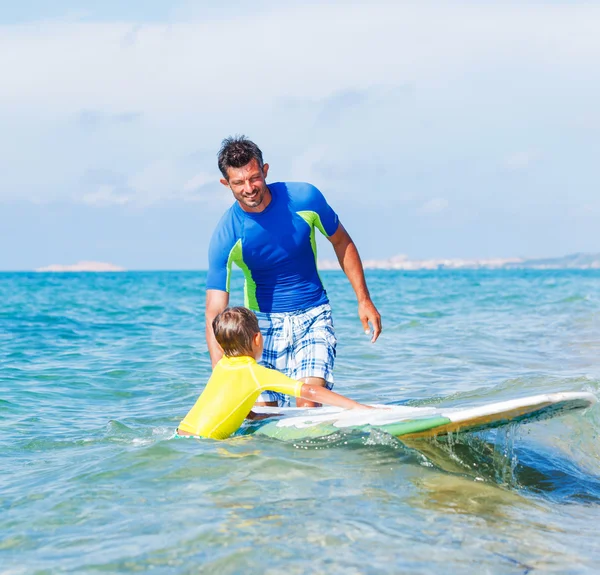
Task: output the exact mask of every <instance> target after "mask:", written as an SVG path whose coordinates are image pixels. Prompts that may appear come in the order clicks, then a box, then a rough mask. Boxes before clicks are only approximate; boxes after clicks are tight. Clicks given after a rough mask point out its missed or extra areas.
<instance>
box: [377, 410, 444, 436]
mask: <svg viewBox="0 0 600 575" xmlns="http://www.w3.org/2000/svg"><path fill="white" fill-rule="evenodd" d="M447 423H451V421H450V419H448V418H447V417H442V416H441V415H437V416H435V417H422V418H419V419H411V420H410V421H402V422H399V423H390V424H389V425H381V426H380V429H383V431H385V432H387V433H389V434H390V435H393V436H395V437H400V436H401V435H406V434H407V433H418V432H419V431H427V430H428V429H433V428H434V427H439V426H440V425H446V424H447Z"/></svg>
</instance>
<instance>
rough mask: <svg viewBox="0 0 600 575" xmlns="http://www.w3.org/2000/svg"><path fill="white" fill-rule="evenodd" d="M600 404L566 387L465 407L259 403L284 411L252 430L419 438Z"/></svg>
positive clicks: (291, 435)
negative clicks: (350, 432) (379, 432)
mask: <svg viewBox="0 0 600 575" xmlns="http://www.w3.org/2000/svg"><path fill="white" fill-rule="evenodd" d="M594 403H596V396H595V395H594V394H592V393H589V392H583V391H578V392H561V393H549V394H542V395H534V396H530V397H520V398H516V399H510V400H508V401H500V402H496V403H487V404H486V403H484V404H479V405H475V406H464V407H408V406H396V405H393V406H389V405H377V406H374V407H377V408H380V409H366V410H365V409H351V410H344V409H340V408H337V407H321V408H296V407H287V408H283V407H256V408H254V409H253V411H254V412H255V413H260V414H273V415H275V414H278V413H279V414H281V416H279V417H275V416H274V417H273V418H272V419H271V418H268V419H265V420H263V421H261V422H259V423H256V424H251V425H250V426H249V427H248V429H247V431H246V433H254V434H258V435H266V436H269V437H274V438H277V439H283V440H291V439H302V438H310V437H323V436H326V435H330V434H332V433H335V432H336V431H340V430H343V429H346V430H349V429H357V430H365V431H366V430H369V429H371V428H377V429H381V430H383V431H385V432H387V433H389V434H391V435H393V436H395V437H406V438H419V437H433V436H436V435H444V434H447V433H451V432H465V431H479V430H483V429H491V428H494V427H498V426H500V425H508V424H510V423H513V422H531V421H539V420H541V419H549V418H552V417H557V416H560V415H563V414H565V413H568V412H572V411H574V410H582V409H586V408H588V407H590V406H592V405H593V404H594Z"/></svg>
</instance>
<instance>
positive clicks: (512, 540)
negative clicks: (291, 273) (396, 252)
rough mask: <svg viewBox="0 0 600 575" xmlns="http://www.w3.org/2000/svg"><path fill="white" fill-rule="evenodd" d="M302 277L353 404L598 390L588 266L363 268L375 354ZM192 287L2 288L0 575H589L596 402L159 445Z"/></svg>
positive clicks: (194, 308)
mask: <svg viewBox="0 0 600 575" xmlns="http://www.w3.org/2000/svg"><path fill="white" fill-rule="evenodd" d="M323 277H324V281H325V283H326V286H327V288H328V291H329V295H330V298H331V300H332V304H333V307H334V314H335V321H336V330H337V333H338V338H339V341H340V343H339V348H338V360H337V365H336V377H337V389H338V390H339V391H341V392H343V393H345V394H347V395H349V396H351V397H353V398H356V399H358V400H362V401H366V402H385V403H403V402H408V403H410V404H413V405H438V404H439V405H454V404H461V403H468V402H474V401H479V402H481V401H483V400H490V401H497V400H502V399H507V398H510V397H515V396H522V395H531V394H537V393H544V392H553V391H560V390H586V391H592V392H594V393H598V392H599V387H600V386H599V384H600V272H598V271H469V272H459V271H452V272H450V271H437V272H391V271H388V272H383V271H382V272H370V273H369V274H368V280H369V285H370V288H371V291H372V294H373V296H374V299H375V301H376V303H377V304H378V306H379V308H380V311H381V313H382V316H383V321H384V330H385V331H384V334H383V335H382V337H381V339H380V341H379V342H377V343H376V344H375V345H372V344H370V343H369V339H368V338H367V337H366V336H365V335H364V334H363V333H362V329H361V326H360V323H359V321H358V319H357V317H356V304H355V301H354V299H353V294H352V291H351V289H350V287H349V285H348V283H347V281H346V280H345V278H344V276H343V275H342V274H341V273H335V272H329V273H324V274H323ZM204 279H205V275H204V274H203V273H201V272H196V273H194V272H181V273H178V272H148V273H123V274H33V273H32V274H28V273H14V274H11V273H2V274H0V301H2V306H1V307H0V425H1V426H2V434H1V437H0V442H1V445H2V450H1V455H0V461H1V463H2V474H0V572H1V573H10V574H32V573H39V574H41V573H61V572H66V573H99V572H105V573H129V572H147V571H150V570H152V572H153V573H157V574H158V573H169V574H170V573H219V574H221V573H241V572H245V573H281V572H282V571H285V572H286V573H288V574H296V573H344V574H348V573H350V574H352V573H457V572H461V573H542V572H543V573H548V572H550V573H594V572H597V566H598V565H599V564H600V540H599V538H598V535H597V525H598V519H599V518H600V445H599V442H598V432H599V430H600V408H599V407H598V406H596V407H594V408H592V409H590V410H589V411H588V412H587V413H585V414H583V415H582V414H574V415H567V416H565V417H563V418H561V419H555V420H551V421H545V422H539V423H535V424H531V425H518V426H511V427H508V428H503V429H499V430H496V431H492V432H488V433H480V434H476V435H473V434H471V435H465V436H463V437H461V436H457V437H451V438H449V439H445V440H443V439H438V440H434V441H427V442H421V443H415V444H411V445H405V444H403V443H401V442H400V441H398V440H396V439H394V438H391V437H389V436H386V435H385V434H383V433H381V432H377V431H373V432H371V433H370V434H369V435H361V434H357V433H340V434H338V435H334V436H331V437H328V438H324V439H321V440H311V441H306V442H300V443H295V444H294V443H284V442H278V441H276V440H272V439H267V438H259V437H237V438H233V439H230V440H227V441H223V442H217V441H211V440H185V441H183V440H173V439H171V437H172V433H173V430H174V428H175V427H176V425H177V423H178V422H179V420H180V418H181V417H182V416H183V415H184V414H185V413H186V411H187V410H188V409H189V407H190V406H191V405H192V404H193V402H194V401H195V399H196V397H197V395H198V394H199V392H200V391H201V389H202V386H203V384H204V382H205V381H206V379H207V378H208V376H209V371H210V366H209V360H208V356H207V352H206V347H205V344H204V336H203V313H202V307H203V291H204ZM237 281H238V285H237V287H236V292H235V293H236V295H235V297H234V301H237V302H238V303H239V301H240V299H241V295H240V294H239V277H238V278H237Z"/></svg>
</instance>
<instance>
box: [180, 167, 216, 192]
mask: <svg viewBox="0 0 600 575" xmlns="http://www.w3.org/2000/svg"><path fill="white" fill-rule="evenodd" d="M214 181H215V178H214V175H213V174H208V173H206V172H200V173H198V174H196V175H195V176H193V177H192V178H190V179H189V180H188V181H187V182H185V184H183V191H184V192H186V193H190V192H195V191H197V190H198V189H199V188H201V187H202V186H205V185H206V184H211V183H214Z"/></svg>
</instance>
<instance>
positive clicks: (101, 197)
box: [80, 184, 133, 206]
mask: <svg viewBox="0 0 600 575" xmlns="http://www.w3.org/2000/svg"><path fill="white" fill-rule="evenodd" d="M132 199H133V198H132V196H130V195H123V194H121V193H119V192H118V190H117V188H116V187H115V186H110V185H106V184H104V185H101V186H98V188H97V189H96V190H95V191H93V192H88V193H85V194H83V195H82V196H81V199H80V201H81V202H82V203H84V204H87V205H90V206H112V205H119V206H123V205H125V204H128V203H130V202H131V201H132Z"/></svg>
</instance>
